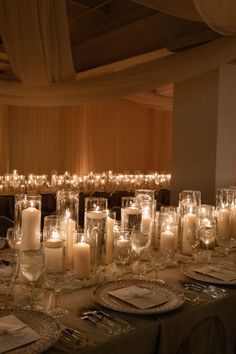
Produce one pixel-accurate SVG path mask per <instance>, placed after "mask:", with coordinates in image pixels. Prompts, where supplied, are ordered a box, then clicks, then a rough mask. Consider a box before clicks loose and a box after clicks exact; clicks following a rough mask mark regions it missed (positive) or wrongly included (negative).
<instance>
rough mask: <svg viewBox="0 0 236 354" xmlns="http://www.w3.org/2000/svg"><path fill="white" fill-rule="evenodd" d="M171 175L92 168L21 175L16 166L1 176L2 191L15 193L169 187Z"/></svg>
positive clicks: (0, 188) (0, 190)
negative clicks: (79, 170)
mask: <svg viewBox="0 0 236 354" xmlns="http://www.w3.org/2000/svg"><path fill="white" fill-rule="evenodd" d="M170 179H171V175H170V174H166V173H158V172H152V173H149V174H142V173H140V172H135V173H129V172H127V173H125V172H124V173H114V172H112V171H106V172H101V173H94V172H90V173H88V174H87V175H77V174H70V173H69V172H65V173H64V174H58V173H57V171H52V174H51V176H50V177H48V176H47V175H45V174H44V175H36V174H33V173H29V174H27V175H21V174H19V172H18V171H17V170H13V171H12V172H11V173H6V174H5V175H3V176H0V194H16V193H25V192H26V193H28V192H37V193H55V192H57V191H58V190H61V189H64V188H70V189H73V190H81V191H82V190H83V191H108V192H110V191H115V190H134V189H137V188H138V189H144V188H145V189H159V188H169V186H170Z"/></svg>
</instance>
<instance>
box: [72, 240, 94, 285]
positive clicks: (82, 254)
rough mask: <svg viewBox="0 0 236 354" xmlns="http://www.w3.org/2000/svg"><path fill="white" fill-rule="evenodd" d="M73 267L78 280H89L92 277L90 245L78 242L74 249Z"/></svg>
mask: <svg viewBox="0 0 236 354" xmlns="http://www.w3.org/2000/svg"><path fill="white" fill-rule="evenodd" d="M73 267H74V272H75V275H76V277H77V278H79V279H88V278H89V275H90V245H89V244H88V243H86V242H78V243H75V244H74V247H73Z"/></svg>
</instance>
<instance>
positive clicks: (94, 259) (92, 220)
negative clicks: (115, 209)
mask: <svg viewBox="0 0 236 354" xmlns="http://www.w3.org/2000/svg"><path fill="white" fill-rule="evenodd" d="M107 203H108V201H107V198H95V197H88V198H85V221H84V225H85V232H86V236H87V238H88V241H89V244H90V255H91V267H92V268H93V271H96V269H97V267H98V266H99V265H102V264H104V263H106V260H105V244H106V233H107Z"/></svg>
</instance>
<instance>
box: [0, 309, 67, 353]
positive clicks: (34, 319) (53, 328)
mask: <svg viewBox="0 0 236 354" xmlns="http://www.w3.org/2000/svg"><path fill="white" fill-rule="evenodd" d="M7 315H15V316H16V317H17V318H18V319H19V320H21V321H22V322H24V323H26V324H27V325H28V326H29V327H30V328H32V329H33V330H34V331H35V332H37V333H38V334H39V336H40V338H39V339H38V340H36V341H35V342H32V343H29V344H26V345H24V346H22V347H18V348H16V349H12V350H10V351H8V352H7V354H36V353H37V354H38V353H42V352H44V351H45V350H47V349H48V348H50V347H52V346H53V345H54V344H55V343H56V342H57V340H58V339H59V337H60V334H61V326H60V324H59V323H58V321H57V320H56V319H55V318H54V317H52V316H50V315H48V314H47V313H45V312H42V311H37V310H33V309H24V308H18V307H9V308H1V309H0V318H1V317H3V316H7Z"/></svg>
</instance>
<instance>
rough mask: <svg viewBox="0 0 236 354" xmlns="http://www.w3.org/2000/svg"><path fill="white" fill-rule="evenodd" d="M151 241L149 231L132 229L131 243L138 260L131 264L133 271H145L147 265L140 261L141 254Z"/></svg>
mask: <svg viewBox="0 0 236 354" xmlns="http://www.w3.org/2000/svg"><path fill="white" fill-rule="evenodd" d="M150 242H151V234H150V233H149V232H143V231H141V230H132V233H131V245H132V249H133V250H134V252H135V253H136V254H137V257H138V260H137V262H136V263H135V264H134V265H133V271H134V272H135V273H138V274H140V273H145V272H146V270H147V265H146V264H145V262H142V259H141V254H142V252H143V251H144V250H145V249H147V248H148V247H149V245H150Z"/></svg>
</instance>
